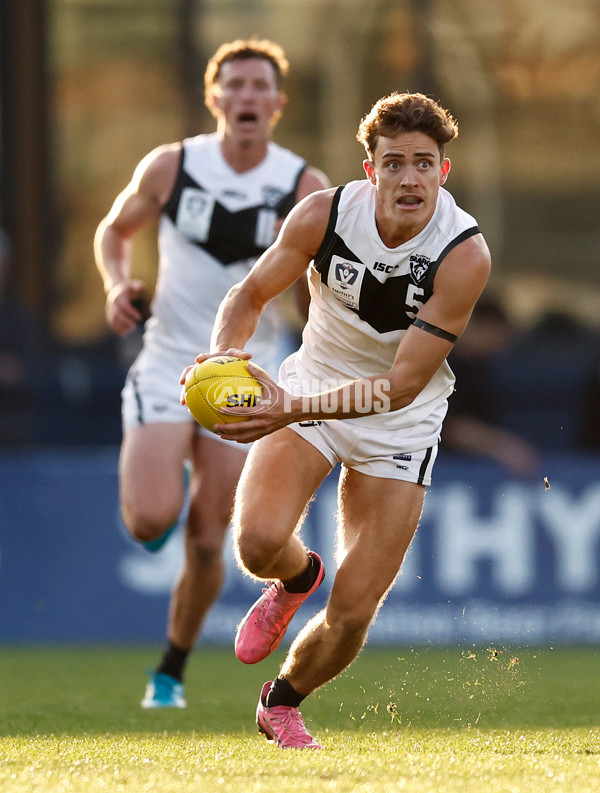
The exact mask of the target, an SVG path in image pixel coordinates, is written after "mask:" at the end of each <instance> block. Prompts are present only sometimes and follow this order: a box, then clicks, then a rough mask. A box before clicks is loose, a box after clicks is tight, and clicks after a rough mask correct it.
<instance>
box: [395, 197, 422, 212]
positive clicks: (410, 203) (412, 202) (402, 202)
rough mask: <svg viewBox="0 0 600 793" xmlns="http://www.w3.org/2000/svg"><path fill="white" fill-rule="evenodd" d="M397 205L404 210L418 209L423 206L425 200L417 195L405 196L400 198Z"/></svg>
mask: <svg viewBox="0 0 600 793" xmlns="http://www.w3.org/2000/svg"><path fill="white" fill-rule="evenodd" d="M396 203H397V204H398V206H400V207H402V208H403V209H404V208H407V209H413V208H414V209H417V208H418V207H420V206H423V199H422V198H419V196H416V195H403V196H400V198H398V200H397V201H396Z"/></svg>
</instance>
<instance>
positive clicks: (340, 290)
mask: <svg viewBox="0 0 600 793" xmlns="http://www.w3.org/2000/svg"><path fill="white" fill-rule="evenodd" d="M364 275H365V265H364V264H362V262H349V261H346V259H342V257H341V256H332V257H331V263H330V265H329V273H328V274H327V286H328V287H329V288H330V289H331V291H332V292H333V294H334V295H335V296H336V297H337V299H338V300H339V301H340V303H343V305H345V306H347V308H353V309H358V304H359V301H360V288H361V286H362V282H363V278H364Z"/></svg>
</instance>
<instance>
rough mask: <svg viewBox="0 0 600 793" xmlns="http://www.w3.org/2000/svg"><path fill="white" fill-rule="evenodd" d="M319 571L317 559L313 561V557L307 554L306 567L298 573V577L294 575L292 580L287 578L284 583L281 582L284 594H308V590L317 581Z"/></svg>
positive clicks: (319, 566)
mask: <svg viewBox="0 0 600 793" xmlns="http://www.w3.org/2000/svg"><path fill="white" fill-rule="evenodd" d="M320 569H321V565H320V563H319V562H318V561H317V559H315V557H314V556H311V555H310V554H309V556H308V565H307V567H306V568H305V569H304V570H303V571H302V572H301V573H300V575H295V576H294V577H293V578H288V579H286V580H285V581H282V582H281V583H282V584H283V588H284V589H285V591H286V592H292V593H296V594H299V593H300V592H308V590H309V589H310V588H311V587H312V585H313V584H314V583H315V581H316V580H317V576H318V575H319V570H320Z"/></svg>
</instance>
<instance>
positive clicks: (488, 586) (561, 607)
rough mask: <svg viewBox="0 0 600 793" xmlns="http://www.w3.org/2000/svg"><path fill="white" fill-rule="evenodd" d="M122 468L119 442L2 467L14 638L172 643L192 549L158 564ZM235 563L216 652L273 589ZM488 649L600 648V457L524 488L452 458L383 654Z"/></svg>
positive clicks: (405, 577) (555, 461) (330, 538)
mask: <svg viewBox="0 0 600 793" xmlns="http://www.w3.org/2000/svg"><path fill="white" fill-rule="evenodd" d="M117 464H118V449H115V448H113V447H110V448H101V449H96V450H91V451H90V450H72V451H54V450H44V451H36V452H27V453H21V454H16V455H15V454H10V455H9V454H5V455H4V456H2V457H0V598H1V602H2V610H1V612H0V641H11V642H79V641H81V642H86V641H90V642H92V641H94V642H140V641H161V640H162V638H163V636H164V630H165V621H166V614H167V607H168V599H169V592H170V589H171V587H172V585H173V582H174V580H175V578H176V576H177V573H178V570H179V567H180V565H181V561H182V554H183V552H182V538H181V535H177V534H176V535H175V536H174V537H173V539H172V540H171V541H170V542H169V543H168V544H167V545H166V546H165V548H164V549H163V550H162V551H161V552H160V553H158V554H148V553H147V552H146V551H144V550H143V549H141V548H140V547H139V546H137V545H136V544H135V543H133V542H132V541H131V540H129V539H128V538H127V536H126V534H125V532H124V529H123V528H122V526H121V522H120V518H119V515H118V493H117ZM544 477H546V480H547V482H545V481H544ZM336 480H337V472H334V473H333V474H332V475H331V476H330V477H329V478H328V479H327V480H326V481H325V483H324V484H323V486H322V487H321V489H320V491H319V493H318V495H317V498H316V499H315V501H314V503H313V504H312V506H311V510H310V513H309V515H308V517H307V520H306V523H305V525H304V527H303V532H302V533H303V537H304V539H305V542H306V543H307V545H309V546H310V547H312V548H314V549H315V550H316V551H318V552H319V553H320V554H321V555H322V556H323V558H324V560H325V564H326V567H327V568H328V570H329V574H328V576H327V578H326V581H325V583H324V585H323V586H322V587H321V589H320V590H319V591H318V592H317V593H315V595H314V596H313V597H312V598H311V599H310V600H309V601H308V602H307V603H306V604H305V605H304V606H303V607H302V610H301V612H300V613H299V615H298V617H296V619H295V623H296V624H301V620H303V619H306V618H307V617H309V616H311V615H312V614H313V613H314V612H315V611H316V610H318V609H319V608H320V607H321V606H323V604H324V603H325V600H326V597H327V593H328V591H329V588H330V587H331V584H332V581H333V577H334V571H335V511H336V503H335V501H336ZM226 568H227V573H226V581H225V585H224V588H223V591H222V594H221V597H220V598H219V601H218V603H217V604H215V607H214V608H213V610H212V611H211V613H210V615H209V617H208V620H207V623H206V625H205V629H204V631H203V638H202V641H203V642H214V643H223V644H227V643H229V642H231V641H232V637H233V634H234V631H235V626H236V625H237V623H238V622H239V620H240V618H241V617H242V616H243V614H244V613H245V611H246V609H247V608H248V606H249V605H250V604H251V603H252V602H253V600H254V599H255V598H256V597H257V596H258V594H260V589H261V587H260V584H259V583H257V582H255V581H252V580H251V579H249V578H247V577H244V576H243V575H242V574H241V573H240V572H239V570H237V568H236V566H235V562H234V560H233V554H232V551H231V547H230V544H228V546H227V549H226ZM293 633H295V631H294V632H293ZM484 641H503V642H506V643H514V644H517V643H526V644H547V643H597V642H600V456H598V455H590V456H579V455H567V454H560V455H556V456H550V457H547V458H546V459H545V460H544V462H543V468H542V475H540V477H539V478H538V479H536V480H535V481H528V482H524V481H517V480H513V479H509V478H506V476H505V475H504V474H503V472H502V471H501V469H499V468H497V467H496V466H494V465H493V464H491V463H487V462H484V461H479V460H478V461H474V460H468V459H461V458H456V457H451V456H448V455H444V454H441V455H440V458H439V459H438V463H437V465H436V470H435V472H434V483H433V486H432V488H431V489H430V490H429V492H428V493H427V497H426V503H425V509H424V512H423V518H422V521H421V526H420V528H419V531H418V533H417V536H416V538H415V540H414V542H413V544H412V546H411V548H410V550H409V553H408V556H407V558H406V561H405V563H404V566H403V569H402V573H401V574H400V576H399V577H398V579H397V581H396V583H395V585H394V587H393V588H392V590H391V591H390V593H389V596H388V598H387V601H386V603H385V605H384V607H383V608H382V609H381V611H380V612H379V615H378V618H377V620H376V622H375V624H374V625H373V626H372V629H371V632H370V643H371V644H396V643H397V644H405V643H411V644H430V643H433V644H453V643H457V642H460V643H471V642H473V643H479V642H484Z"/></svg>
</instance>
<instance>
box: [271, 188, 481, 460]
mask: <svg viewBox="0 0 600 793" xmlns="http://www.w3.org/2000/svg"><path fill="white" fill-rule="evenodd" d="M478 233H479V230H478V228H477V224H476V221H475V219H474V218H473V217H471V216H470V215H468V214H467V213H466V212H464V211H463V210H461V209H460V208H459V207H458V206H457V205H456V203H455V201H454V199H453V198H452V196H451V195H450V193H448V192H447V191H446V190H444V189H443V188H442V189H440V191H439V197H438V201H437V206H436V209H435V211H434V214H433V216H432V218H431V220H430V221H429V223H428V224H427V226H426V227H425V228H424V229H423V230H422V231H421V232H420V233H419V234H418V235H417V236H416V237H414V238H413V239H411V240H409V241H408V242H406V243H404V244H403V245H400V246H399V247H397V248H388V247H387V246H386V245H384V243H383V242H382V240H381V238H380V236H379V233H378V231H377V226H376V223H375V188H374V187H373V185H372V184H371V183H370V182H369V181H368V180H366V179H365V180H360V181H355V182H350V183H349V184H347V185H345V186H343V187H340V188H338V191H337V192H336V195H335V198H334V201H333V206H332V209H331V214H330V218H329V225H328V228H327V231H326V233H325V237H324V239H323V242H322V243H321V246H320V248H319V250H318V251H317V254H316V256H315V259H314V261H313V262H312V264H311V268H310V284H309V285H310V293H311V305H310V313H309V319H308V323H307V325H306V327H305V329H304V334H303V338H302V346H301V347H300V349H299V350H298V351H297V352H296V353H294V354H293V355H292V356H290V357H289V358H287V359H286V360H285V361H284V362H283V364H282V366H281V370H280V377H281V380H282V383H284V385H285V386H286V387H287V388H288V389H289V390H290V391H292V392H293V393H294V394H297V395H299V394H303V393H305V394H310V393H313V394H314V393H316V392H317V391H320V390H326V389H328V388H332V387H334V386H336V385H339V384H340V383H342V382H347V381H348V380H351V379H355V378H361V377H368V376H370V375H374V374H379V373H382V372H385V371H387V370H389V369H390V367H391V366H392V363H393V361H394V358H395V355H396V350H397V347H398V344H399V342H400V340H401V339H402V336H403V335H404V333H405V332H406V329H407V328H408V327H409V326H410V325H411V324H412V322H413V320H414V318H415V317H416V315H417V312H418V311H419V309H420V307H421V306H422V305H423V304H424V303H425V302H426V301H427V300H428V299H429V297H430V296H431V294H432V292H433V279H434V277H435V273H436V271H437V269H438V267H439V266H440V264H441V262H442V261H443V259H444V257H445V256H446V255H447V254H448V252H449V251H450V250H452V248H454V247H455V246H456V245H458V244H459V243H460V242H462V241H463V240H465V239H467V238H468V237H471V236H473V235H474V234H478ZM453 386H454V375H453V374H452V371H451V370H450V367H449V366H448V364H447V363H446V362H444V363H443V364H442V366H441V367H440V368H439V369H438V371H437V372H436V373H435V375H434V376H433V377H432V379H431V380H430V382H429V383H428V384H427V385H426V386H425V388H424V389H423V390H422V391H421V393H420V394H418V395H417V397H416V398H415V399H414V400H413V402H412V403H411V404H410V405H408V406H407V407H404V408H402V409H400V410H396V411H392V412H390V413H385V414H383V413H380V414H374V415H370V416H364V417H358V418H354V419H348V421H352V422H353V423H356V424H360V425H363V426H365V427H372V428H374V427H377V428H380V427H381V428H384V427H385V428H388V429H391V430H394V429H402V428H406V427H411V426H414V425H415V424H418V423H419V422H421V421H423V420H424V419H425V418H426V417H427V416H430V415H431V414H434V413H435V414H436V415H440V414H441V415H442V418H443V414H444V413H445V411H443V410H442V411H440V406H441V405H443V404H444V403H445V401H446V399H447V397H448V396H449V395H450V394H451V393H452V391H453ZM434 440H435V439H434ZM413 448H419V447H417V446H414V447H413Z"/></svg>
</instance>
